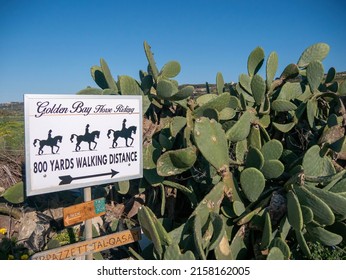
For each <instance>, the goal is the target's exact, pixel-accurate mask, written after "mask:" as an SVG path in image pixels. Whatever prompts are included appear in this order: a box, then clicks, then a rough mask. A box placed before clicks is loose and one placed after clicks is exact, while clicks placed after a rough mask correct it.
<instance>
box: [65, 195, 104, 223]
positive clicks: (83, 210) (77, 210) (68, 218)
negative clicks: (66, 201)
mask: <svg viewBox="0 0 346 280" xmlns="http://www.w3.org/2000/svg"><path fill="white" fill-rule="evenodd" d="M105 211H106V209H105V199H104V198H100V199H96V200H91V201H87V202H84V203H80V204H77V205H73V206H70V207H66V208H64V209H63V214H64V226H65V227H67V226H71V225H75V224H78V223H81V222H83V221H85V220H88V219H92V218H94V217H98V216H101V215H104V214H105V213H106V212H105Z"/></svg>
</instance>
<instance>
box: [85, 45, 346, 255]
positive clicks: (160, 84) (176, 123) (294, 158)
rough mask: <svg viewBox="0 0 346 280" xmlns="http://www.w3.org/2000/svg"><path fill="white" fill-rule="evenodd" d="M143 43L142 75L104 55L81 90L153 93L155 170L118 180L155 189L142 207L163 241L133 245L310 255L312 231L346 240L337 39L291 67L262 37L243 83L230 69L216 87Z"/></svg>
mask: <svg viewBox="0 0 346 280" xmlns="http://www.w3.org/2000/svg"><path fill="white" fill-rule="evenodd" d="M144 52H145V56H146V57H147V60H148V65H147V69H146V71H143V70H141V71H140V79H139V81H137V80H135V79H134V78H131V77H129V76H126V75H123V76H119V77H118V81H116V80H115V79H114V78H113V77H112V76H111V72H110V69H109V67H108V65H107V64H106V62H105V61H104V60H103V59H102V60H101V61H100V64H101V65H100V66H93V67H92V68H91V75H92V78H93V79H94V81H95V82H96V84H97V85H98V86H99V87H100V88H87V89H85V90H82V91H80V92H79V94H122V95H129V94H137V95H142V96H143V113H144V116H143V119H144V123H145V124H146V129H145V131H143V134H144V137H143V139H144V143H143V168H144V172H143V174H144V177H143V178H142V179H141V180H140V181H139V182H138V181H132V180H130V181H129V182H128V183H119V184H118V185H117V188H116V190H117V191H118V194H119V195H122V196H126V195H128V194H129V192H130V190H132V191H133V190H135V189H138V190H139V192H142V195H143V196H144V197H145V204H146V205H145V206H142V207H141V209H140V210H138V215H137V217H138V221H139V224H140V226H141V227H142V230H143V232H144V234H145V235H146V236H147V237H148V238H149V239H150V240H151V242H152V244H150V245H149V246H148V247H147V248H145V250H143V252H134V249H131V250H132V251H131V250H130V251H131V254H132V255H134V256H136V258H138V259H140V258H154V259H167V260H168V259H169V260H177V259H191V260H192V259H211V258H213V259H223V260H226V259H268V260H273V259H278V260H287V259H291V258H299V257H301V258H305V259H309V258H312V257H313V254H312V252H311V248H312V247H311V244H313V242H319V243H321V244H324V245H325V246H336V245H338V246H342V245H340V244H345V238H346V236H345V229H346V171H345V163H344V160H345V159H346V140H345V139H346V138H345V128H346V127H345V126H346V110H345V102H344V97H345V95H346V83H345V82H339V81H338V80H337V78H336V73H337V72H336V69H335V68H333V67H331V68H330V69H329V70H328V71H327V74H326V75H325V68H324V66H323V60H324V59H325V57H326V56H327V55H328V53H329V46H328V45H327V44H325V43H317V44H314V45H312V46H310V47H308V48H306V49H305V50H304V51H303V52H302V54H301V56H300V57H299V58H298V60H297V63H292V64H289V65H287V66H286V67H285V68H284V70H283V71H282V72H281V73H277V71H278V61H279V54H278V53H276V52H271V53H270V54H269V56H268V57H267V58H266V54H265V51H264V49H263V48H261V47H256V48H255V49H254V50H253V51H252V52H251V53H250V54H249V57H248V60H247V62H246V66H247V73H242V74H240V75H239V76H238V82H237V83H236V84H228V83H227V81H225V80H224V77H223V75H222V73H220V72H219V73H217V74H216V87H215V89H214V90H212V87H211V86H209V84H208V83H206V84H207V85H208V94H205V95H196V93H195V92H194V88H193V87H192V86H184V87H181V86H179V84H178V82H177V81H176V80H174V78H175V77H176V76H177V75H178V74H179V73H180V71H181V65H180V63H179V62H177V61H175V60H171V61H168V62H167V63H165V64H164V65H163V66H162V67H161V68H158V66H157V64H156V62H155V59H154V55H153V52H152V51H151V47H150V45H149V44H148V43H147V42H144ZM263 66H264V68H265V69H264V70H265V71H264V72H263V71H261V69H262V67H263ZM262 72H263V73H265V77H262V76H261V73H262ZM167 221H169V223H168V222H167ZM297 252H299V254H300V255H299V254H298V255H297Z"/></svg>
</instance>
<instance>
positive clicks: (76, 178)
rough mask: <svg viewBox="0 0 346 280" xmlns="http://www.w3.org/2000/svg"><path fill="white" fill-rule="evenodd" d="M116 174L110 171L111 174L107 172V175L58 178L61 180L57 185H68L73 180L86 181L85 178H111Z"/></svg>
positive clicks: (116, 172)
mask: <svg viewBox="0 0 346 280" xmlns="http://www.w3.org/2000/svg"><path fill="white" fill-rule="evenodd" d="M118 173H119V172H118V171H115V170H113V169H111V172H108V173H100V174H93V175H86V176H80V177H74V178H73V177H72V176H71V175H65V176H59V179H60V180H61V181H60V184H59V185H68V184H70V183H71V182H72V181H73V180H80V179H87V178H93V177H100V176H107V175H111V178H113V177H114V176H115V175H117V174H118Z"/></svg>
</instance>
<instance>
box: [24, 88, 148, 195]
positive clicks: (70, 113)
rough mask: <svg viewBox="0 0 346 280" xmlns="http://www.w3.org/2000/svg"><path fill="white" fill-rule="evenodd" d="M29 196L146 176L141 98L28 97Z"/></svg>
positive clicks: (26, 120) (26, 121)
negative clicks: (144, 169)
mask: <svg viewBox="0 0 346 280" xmlns="http://www.w3.org/2000/svg"><path fill="white" fill-rule="evenodd" d="M24 108H25V149H26V151H25V153H26V190H27V195H36V194H43V193H49V192H56V191H62V190H68V189H76V188H81V187H89V186H95V185H100V184H108V183H112V182H117V181H124V180H129V179H134V178H140V177H142V97H141V96H137V95H132V96H128V95H127V96H124V95H100V96H99V95H97V96H96V95H38V94H37V95H36V94H35V95H34V94H27V95H24Z"/></svg>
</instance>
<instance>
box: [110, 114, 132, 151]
mask: <svg viewBox="0 0 346 280" xmlns="http://www.w3.org/2000/svg"><path fill="white" fill-rule="evenodd" d="M136 131H137V127H136V126H130V127H129V128H126V119H124V120H123V126H122V129H121V130H114V129H109V130H108V133H107V137H108V138H111V136H110V135H111V133H112V132H113V143H112V148H116V147H117V146H118V143H117V140H118V138H119V137H121V138H125V144H126V147H130V146H131V145H132V144H133V141H134V139H133V138H132V133H133V134H136ZM129 138H130V139H131V140H132V141H131V144H130V145H128V143H127V140H128V139H129Z"/></svg>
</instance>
